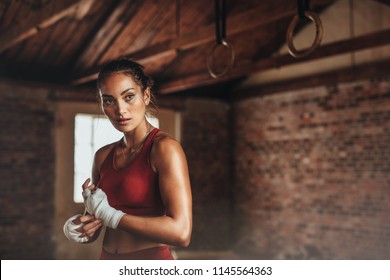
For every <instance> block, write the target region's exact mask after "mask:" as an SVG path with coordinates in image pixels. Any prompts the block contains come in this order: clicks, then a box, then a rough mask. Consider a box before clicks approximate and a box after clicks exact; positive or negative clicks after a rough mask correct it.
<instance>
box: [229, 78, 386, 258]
mask: <svg viewBox="0 0 390 280" xmlns="http://www.w3.org/2000/svg"><path fill="white" fill-rule="evenodd" d="M233 111H234V130H233V131H234V138H235V145H234V158H235V163H234V174H235V181H234V194H235V196H234V197H235V200H234V205H235V225H236V227H235V232H234V238H235V246H234V248H235V250H236V252H237V253H239V254H241V255H242V256H243V257H245V258H264V259H382V258H383V259H389V258H390V219H389V215H390V81H389V79H381V80H371V81H359V82H354V83H346V84H340V85H337V86H328V87H318V88H310V89H304V90H298V91H293V92H284V93H278V94H273V95H269V96H264V97H257V98H251V99H247V100H242V101H238V102H235V103H234V104H233Z"/></svg>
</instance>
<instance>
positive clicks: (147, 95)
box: [144, 88, 150, 106]
mask: <svg viewBox="0 0 390 280" xmlns="http://www.w3.org/2000/svg"><path fill="white" fill-rule="evenodd" d="M144 102H145V105H146V106H148V105H149V103H150V88H146V89H145V91H144Z"/></svg>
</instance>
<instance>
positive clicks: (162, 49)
mask: <svg viewBox="0 0 390 280" xmlns="http://www.w3.org/2000/svg"><path fill="white" fill-rule="evenodd" d="M263 13H264V9H263V8H257V9H252V10H250V11H246V12H244V13H241V14H239V15H236V16H234V17H231V18H228V19H227V23H226V25H227V27H228V36H231V35H234V34H238V33H241V32H244V31H246V30H250V29H253V28H257V27H259V26H264V25H266V24H269V23H271V22H274V21H277V20H279V19H282V18H286V17H289V16H292V15H293V14H294V13H295V9H294V6H292V7H291V8H290V9H288V8H286V7H282V6H280V7H277V10H275V11H273V13H272V15H271V16H270V15H268V16H267V17H260V18H259V15H261V14H263ZM214 32H215V31H214V23H213V24H210V25H207V26H205V27H203V28H201V29H199V30H198V31H197V32H196V33H193V34H188V35H184V36H181V37H179V38H175V39H173V40H169V41H166V42H162V43H158V44H156V45H153V46H151V47H149V48H144V49H142V50H139V51H136V52H134V53H131V54H125V55H124V56H128V57H132V58H133V59H135V60H137V61H139V62H141V63H144V62H145V61H147V60H150V59H151V58H153V57H162V56H165V55H172V53H175V52H178V51H183V50H188V49H191V48H194V47H197V46H201V45H204V44H207V43H210V42H212V41H213V40H215V33H214ZM97 71H98V68H97V67H96V68H92V69H90V70H86V71H85V72H83V73H81V74H78V75H75V77H74V79H73V80H72V81H71V82H72V84H74V85H78V84H82V83H85V82H88V81H91V80H93V79H96V77H97Z"/></svg>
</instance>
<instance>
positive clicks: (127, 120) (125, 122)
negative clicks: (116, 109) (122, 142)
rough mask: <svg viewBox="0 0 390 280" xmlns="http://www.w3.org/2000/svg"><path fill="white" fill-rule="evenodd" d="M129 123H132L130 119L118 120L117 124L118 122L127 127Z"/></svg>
mask: <svg viewBox="0 0 390 280" xmlns="http://www.w3.org/2000/svg"><path fill="white" fill-rule="evenodd" d="M129 121H130V119H118V120H117V121H116V122H117V123H118V124H119V125H125V124H127V123H128V122H129Z"/></svg>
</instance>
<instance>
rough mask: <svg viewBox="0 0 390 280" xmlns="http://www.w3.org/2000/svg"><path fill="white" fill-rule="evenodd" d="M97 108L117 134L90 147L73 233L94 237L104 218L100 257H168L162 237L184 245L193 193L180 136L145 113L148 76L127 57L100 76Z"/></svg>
mask: <svg viewBox="0 0 390 280" xmlns="http://www.w3.org/2000/svg"><path fill="white" fill-rule="evenodd" d="M97 84H98V90H99V97H100V102H101V106H102V109H103V112H104V113H105V115H106V116H107V117H108V119H109V120H110V121H111V123H112V125H113V126H114V127H115V128H116V129H117V130H119V131H121V132H123V135H124V136H123V138H122V139H121V140H120V141H118V142H116V143H112V144H109V145H107V146H105V147H102V148H101V149H99V150H98V151H97V152H96V154H95V159H94V164H93V168H92V169H93V171H92V184H90V183H91V181H90V179H87V181H86V182H85V183H84V184H83V196H84V199H85V204H86V208H87V210H88V213H89V214H88V213H87V214H86V215H83V216H81V217H80V222H81V223H83V225H82V226H81V227H79V229H78V231H80V232H81V235H80V236H79V238H83V240H88V241H87V242H92V241H94V240H96V238H97V237H98V235H99V233H100V230H101V228H102V225H105V226H107V229H106V232H105V236H104V241H103V248H102V253H101V256H100V258H101V259H173V257H172V255H171V253H170V251H169V248H168V246H167V245H172V246H179V247H186V246H188V245H189V242H190V238H191V231H192V201H191V190H190V182H189V175H188V168H187V162H186V158H185V154H184V152H183V149H182V148H181V146H180V144H179V143H178V142H177V141H176V140H174V139H173V138H171V137H170V136H169V135H167V134H166V133H164V132H162V131H160V130H159V129H157V128H154V127H152V125H151V124H150V123H149V122H148V121H147V119H146V115H147V114H148V113H150V109H151V106H152V105H153V102H152V101H153V96H152V92H151V87H152V81H151V79H150V78H149V77H147V76H146V75H145V73H144V72H143V67H142V66H141V65H139V64H137V63H135V62H133V61H131V60H128V59H119V60H116V61H113V62H110V63H108V64H107V65H105V66H104V67H103V68H102V69H101V72H100V74H99V77H98V82H97Z"/></svg>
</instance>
